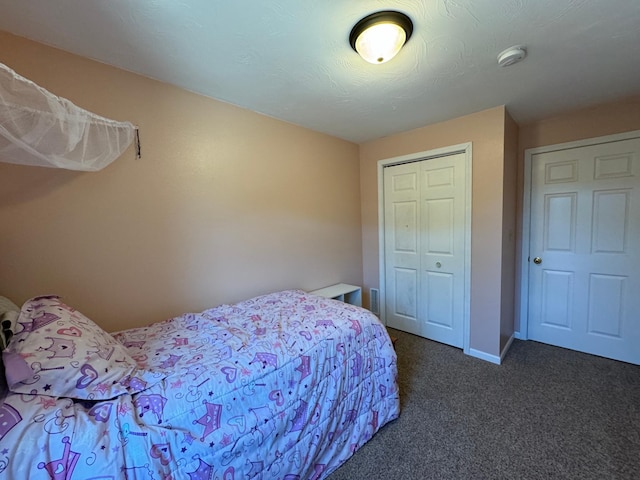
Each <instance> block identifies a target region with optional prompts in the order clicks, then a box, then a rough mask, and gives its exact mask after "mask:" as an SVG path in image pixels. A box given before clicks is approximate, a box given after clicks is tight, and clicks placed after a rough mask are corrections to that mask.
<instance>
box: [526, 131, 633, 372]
mask: <svg viewBox="0 0 640 480" xmlns="http://www.w3.org/2000/svg"><path fill="white" fill-rule="evenodd" d="M639 157H640V139H632V140H623V141H618V142H611V143H605V144H600V145H592V146H585V147H579V148H572V149H566V150H559V151H554V152H549V153H541V154H536V155H533V156H532V176H531V215H530V219H531V227H530V250H529V251H530V261H531V263H530V267H529V328H528V335H529V338H530V339H532V340H538V341H541V342H544V343H549V344H552V345H557V346H560V347H565V348H570V349H573V350H579V351H582V352H587V353H592V354H596V355H600V356H604V357H609V358H613V359H617V360H623V361H626V362H631V363H635V364H640V165H639ZM534 260H535V262H534Z"/></svg>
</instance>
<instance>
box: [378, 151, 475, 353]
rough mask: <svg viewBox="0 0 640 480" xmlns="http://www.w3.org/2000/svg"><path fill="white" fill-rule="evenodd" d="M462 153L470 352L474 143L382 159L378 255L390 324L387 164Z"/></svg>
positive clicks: (465, 344) (465, 339)
mask: <svg viewBox="0 0 640 480" xmlns="http://www.w3.org/2000/svg"><path fill="white" fill-rule="evenodd" d="M459 153H462V154H464V155H465V229H464V259H465V260H464V306H463V312H464V315H463V319H462V350H463V352H464V353H465V354H469V322H470V319H471V206H472V201H471V200H472V198H471V193H472V192H471V184H472V182H471V180H472V178H471V173H472V171H471V166H472V163H473V162H472V158H473V154H472V143H471V142H467V143H461V144H458V145H451V146H448V147H443V148H436V149H433V150H426V151H423V152H416V153H410V154H408V155H402V156H399V157H392V158H387V159H384V160H378V259H379V278H378V285H379V288H380V295H379V304H380V320H382V323H383V324H385V325H386V324H387V319H386V293H387V292H386V276H385V270H386V268H385V263H386V262H385V241H384V230H385V225H384V168H385V167H390V166H393V165H400V164H402V163H412V162H420V161H422V160H432V159H436V158H440V157H448V156H451V155H456V154H459Z"/></svg>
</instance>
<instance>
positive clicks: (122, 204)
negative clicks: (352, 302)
mask: <svg viewBox="0 0 640 480" xmlns="http://www.w3.org/2000/svg"><path fill="white" fill-rule="evenodd" d="M0 61H1V62H3V63H5V64H7V65H8V66H9V67H11V68H13V69H14V70H16V71H17V72H18V73H20V74H22V75H24V76H26V77H28V78H30V79H32V80H33V81H35V82H36V83H39V84H40V85H42V86H43V87H45V88H47V89H49V90H50V91H52V92H54V93H56V94H58V95H60V96H63V97H66V98H68V99H70V100H71V101H73V102H74V103H76V104H78V105H80V106H82V107H84V108H87V109H89V110H92V111H95V112H96V113H99V114H101V115H105V116H108V117H111V118H114V119H117V120H129V121H131V122H133V123H135V124H137V125H139V127H140V135H141V141H142V142H141V143H142V154H143V158H142V159H141V160H135V159H134V153H133V149H129V150H128V151H127V152H126V153H125V155H124V156H123V157H122V158H120V159H118V160H117V161H116V162H115V163H113V164H112V165H110V166H109V167H107V168H106V169H105V170H103V171H100V172H97V173H79V172H71V171H66V170H55V169H47V168H37V167H21V166H15V165H10V164H4V163H1V162H0V225H1V226H2V234H0V293H1V294H2V295H6V296H8V297H10V298H12V299H13V300H14V301H16V302H22V301H23V300H25V299H26V298H27V297H30V296H33V295H37V294H43V293H57V294H60V295H62V296H64V298H65V299H66V301H67V302H68V303H69V304H70V305H72V306H74V307H76V308H78V309H79V310H80V311H82V312H83V313H85V314H86V315H88V316H89V317H90V318H93V319H94V320H95V321H96V322H98V323H99V324H101V325H102V326H103V327H105V328H106V329H108V330H117V329H122V328H126V327H129V326H137V325H141V324H144V323H148V322H152V321H156V320H162V319H164V318H167V317H170V316H173V315H176V314H179V313H182V312H184V311H198V310H202V309H204V308H207V307H211V306H214V305H217V304H220V303H224V302H233V301H237V300H241V299H244V298H248V297H251V296H254V295H257V294H262V293H267V292H271V291H276V290H280V289H287V288H303V289H315V288H319V287H322V286H325V285H329V284H332V283H336V282H341V281H344V282H349V283H354V284H360V283H361V282H362V251H361V233H360V232H361V224H360V191H359V161H358V146H357V145H355V144H352V143H349V142H346V141H343V140H339V139H336V138H333V137H329V136H327V135H323V134H319V133H316V132H312V131H310V130H306V129H304V128H301V127H298V126H294V125H291V124H288V123H285V122H282V121H278V120H274V119H272V118H268V117H266V116H262V115H259V114H256V113H253V112H250V111H247V110H243V109H240V108H237V107H234V106H231V105H228V104H225V103H222V102H218V101H215V100H212V99H208V98H205V97H202V96H198V95H195V94H192V93H189V92H186V91H184V90H180V89H178V88H175V87H172V86H169V85H167V84H163V83H160V82H157V81H154V80H150V79H148V78H144V77H141V76H138V75H135V74H132V73H129V72H126V71H123V70H119V69H116V68H113V67H110V66H107V65H104V64H101V63H97V62H94V61H91V60H88V59H84V58H80V57H78V56H75V55H71V54H68V53H65V52H62V51H59V50H56V49H53V48H49V47H47V46H44V45H41V44H38V43H35V42H31V41H28V40H25V39H22V38H18V37H14V36H11V35H9V34H6V33H0Z"/></svg>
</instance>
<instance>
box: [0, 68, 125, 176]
mask: <svg viewBox="0 0 640 480" xmlns="http://www.w3.org/2000/svg"><path fill="white" fill-rule="evenodd" d="M135 134H136V128H135V127H134V126H133V125H132V124H131V123H129V122H117V121H115V120H110V119H108V118H104V117H101V116H99V115H96V114H94V113H91V112H88V111H87V110H84V109H82V108H80V107H78V106H76V105H74V104H73V103H72V102H70V101H69V100H67V99H65V98H61V97H58V96H56V95H54V94H52V93H50V92H48V91H47V90H45V89H44V88H42V87H40V86H38V85H36V84H35V83H33V82H32V81H30V80H28V79H26V78H24V77H22V76H20V75H18V74H17V73H16V72H14V71H13V70H12V69H10V68H9V67H7V66H6V65H3V64H2V63H0V161H3V162H8V163H17V164H20V165H31V166H40V167H53V168H66V169H70V170H84V171H96V170H100V169H102V168H104V167H106V166H107V165H109V164H110V163H111V162H113V161H114V160H115V159H116V158H118V157H119V156H120V155H122V153H123V152H124V151H125V150H126V149H127V148H128V147H129V145H131V142H132V141H133V139H134V137H135Z"/></svg>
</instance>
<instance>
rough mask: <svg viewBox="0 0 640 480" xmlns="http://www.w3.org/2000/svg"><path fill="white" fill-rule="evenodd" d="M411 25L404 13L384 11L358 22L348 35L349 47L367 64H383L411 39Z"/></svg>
mask: <svg viewBox="0 0 640 480" xmlns="http://www.w3.org/2000/svg"><path fill="white" fill-rule="evenodd" d="M412 32H413V23H412V22H411V19H410V18H409V17H407V16H406V15H405V14H404V13H400V12H394V11H391V10H386V11H382V12H376V13H372V14H371V15H368V16H366V17H364V18H363V19H362V20H360V21H359V22H358V23H356V25H355V26H354V27H353V29H352V30H351V33H350V34H349V43H350V44H351V47H352V48H353V49H354V50H355V51H356V52H358V53H359V54H360V56H361V57H362V58H364V59H365V60H366V61H367V62H369V63H375V64H378V63H385V62H388V61H389V60H391V59H392V58H393V57H395V56H396V55H397V53H398V52H399V51H400V49H401V48H402V46H403V45H404V44H405V43H407V41H408V40H409V38H411V33H412Z"/></svg>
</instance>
